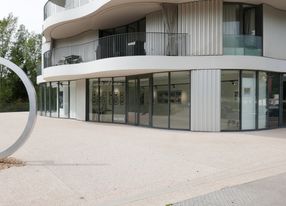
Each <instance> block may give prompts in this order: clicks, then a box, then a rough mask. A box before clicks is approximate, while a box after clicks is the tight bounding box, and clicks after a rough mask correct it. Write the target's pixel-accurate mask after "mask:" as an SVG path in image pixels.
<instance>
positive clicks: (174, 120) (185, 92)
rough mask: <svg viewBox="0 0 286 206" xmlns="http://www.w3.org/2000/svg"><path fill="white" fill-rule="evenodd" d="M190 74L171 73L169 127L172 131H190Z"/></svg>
mask: <svg viewBox="0 0 286 206" xmlns="http://www.w3.org/2000/svg"><path fill="white" fill-rule="evenodd" d="M189 77H190V72H172V73H171V94H170V104H171V113H170V127H171V128H172V129H190V122H189V119H190V117H189V116H190V115H189V113H190V111H189V101H190V100H189V99H190V89H189V88H190V83H189V82H190V80H189Z"/></svg>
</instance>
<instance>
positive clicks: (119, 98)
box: [113, 77, 126, 123]
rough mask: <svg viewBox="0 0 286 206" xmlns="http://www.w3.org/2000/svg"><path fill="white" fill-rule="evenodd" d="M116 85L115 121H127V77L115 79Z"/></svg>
mask: <svg viewBox="0 0 286 206" xmlns="http://www.w3.org/2000/svg"><path fill="white" fill-rule="evenodd" d="M113 85H114V91H113V95H114V117H113V121H114V122H118V123H125V107H126V102H125V99H126V96H125V78H124V77H117V78H114V80H113Z"/></svg>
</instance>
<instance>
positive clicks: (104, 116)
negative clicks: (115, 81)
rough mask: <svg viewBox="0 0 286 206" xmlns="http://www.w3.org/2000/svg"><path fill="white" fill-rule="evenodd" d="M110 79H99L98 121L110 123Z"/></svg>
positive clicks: (111, 100) (111, 101)
mask: <svg viewBox="0 0 286 206" xmlns="http://www.w3.org/2000/svg"><path fill="white" fill-rule="evenodd" d="M112 104H113V98H112V79H111V78H105V79H100V121H101V122H112Z"/></svg>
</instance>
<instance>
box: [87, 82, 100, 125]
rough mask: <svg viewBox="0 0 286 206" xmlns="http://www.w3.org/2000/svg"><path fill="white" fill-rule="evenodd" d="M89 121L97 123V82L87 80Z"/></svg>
mask: <svg viewBox="0 0 286 206" xmlns="http://www.w3.org/2000/svg"><path fill="white" fill-rule="evenodd" d="M89 120H90V121H96V122H98V121H99V80H98V79H90V80H89Z"/></svg>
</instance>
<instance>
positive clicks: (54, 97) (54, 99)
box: [50, 82, 59, 117]
mask: <svg viewBox="0 0 286 206" xmlns="http://www.w3.org/2000/svg"><path fill="white" fill-rule="evenodd" d="M50 92H51V116H52V117H58V116H59V113H58V82H52V83H51V89H50Z"/></svg>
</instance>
